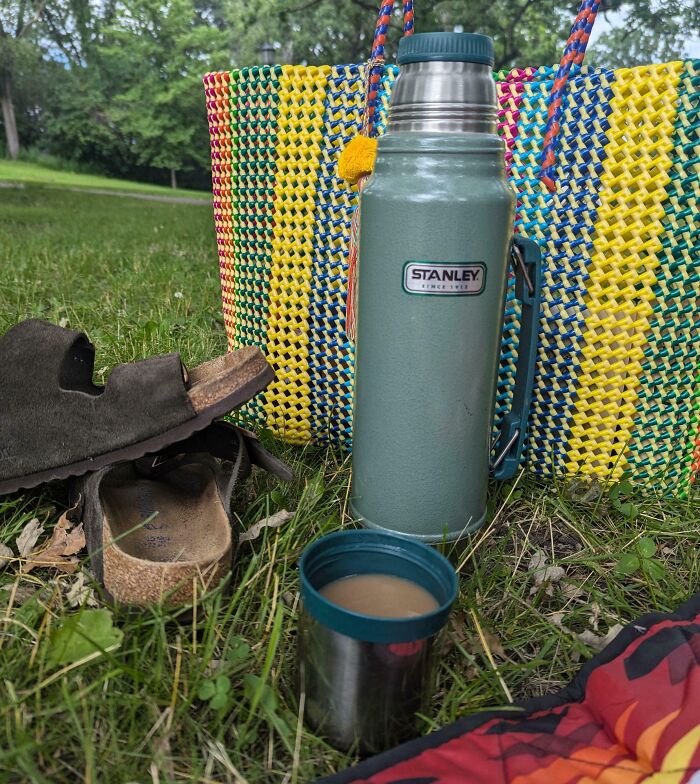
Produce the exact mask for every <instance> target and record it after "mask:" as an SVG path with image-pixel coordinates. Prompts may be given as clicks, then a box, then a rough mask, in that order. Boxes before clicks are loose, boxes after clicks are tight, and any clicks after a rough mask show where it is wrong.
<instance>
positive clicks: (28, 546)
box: [15, 517, 44, 556]
mask: <svg viewBox="0 0 700 784" xmlns="http://www.w3.org/2000/svg"><path fill="white" fill-rule="evenodd" d="M42 533H44V526H43V525H42V524H41V523H40V522H39V518H38V517H34V518H33V519H31V520H30V521H29V522H28V523H27V524H26V525H25V526H24V528H23V529H22V533H21V534H20V535H19V536H18V537H17V539H16V540H15V544H16V545H17V552H18V553H19V554H20V555H22V556H24V555H28V554H29V553H30V552H31V551H32V548H33V547H34V545H35V544H36V542H37V539H38V538H39V537H40V536H41V534H42Z"/></svg>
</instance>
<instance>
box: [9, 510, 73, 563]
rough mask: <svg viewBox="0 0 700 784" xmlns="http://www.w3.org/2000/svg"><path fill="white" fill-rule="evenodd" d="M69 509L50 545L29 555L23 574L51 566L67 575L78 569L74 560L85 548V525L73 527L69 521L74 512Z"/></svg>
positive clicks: (55, 527)
mask: <svg viewBox="0 0 700 784" xmlns="http://www.w3.org/2000/svg"><path fill="white" fill-rule="evenodd" d="M74 509H75V507H74V508H73V509H69V510H68V511H67V512H64V513H63V514H62V515H61V517H60V518H59V520H58V522H57V523H56V525H55V526H54V529H53V532H52V534H51V539H50V540H49V543H48V544H47V545H45V546H42V547H40V548H37V549H36V550H34V551H32V552H31V553H29V555H28V556H27V561H26V562H25V563H24V564H22V568H21V569H20V571H21V572H24V573H25V574H26V573H27V572H31V571H32V569H36V568H37V567H42V566H44V567H45V566H51V567H53V568H55V569H59V570H60V571H62V572H66V573H67V574H72V573H73V572H75V571H76V569H77V568H78V559H77V558H72V557H71V556H74V555H75V554H76V553H78V552H80V550H82V549H83V547H85V532H84V531H83V524H82V523H78V524H77V525H75V526H74V525H73V523H72V522H71V521H70V520H69V516H70V514H71V513H72V512H73V511H74Z"/></svg>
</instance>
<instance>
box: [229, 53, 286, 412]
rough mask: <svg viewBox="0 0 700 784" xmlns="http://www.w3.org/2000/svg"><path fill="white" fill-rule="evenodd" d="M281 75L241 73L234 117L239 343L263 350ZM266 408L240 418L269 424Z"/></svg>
mask: <svg viewBox="0 0 700 784" xmlns="http://www.w3.org/2000/svg"><path fill="white" fill-rule="evenodd" d="M281 72H282V68H281V66H273V67H269V66H254V67H252V68H243V69H241V70H240V71H239V76H238V79H237V81H236V87H235V97H234V100H235V106H236V112H235V119H234V118H233V115H232V131H233V133H234V136H235V144H236V151H237V154H236V170H235V185H234V195H233V223H234V227H235V228H234V259H235V267H234V268H235V292H236V295H235V296H236V341H237V344H238V345H241V346H259V347H260V348H261V349H263V351H264V350H265V333H266V319H267V306H268V287H269V275H270V257H271V253H272V246H271V239H272V231H273V226H272V213H273V195H274V185H275V163H274V161H275V147H276V144H277V130H278V125H279V123H278V120H279V113H280V107H279V76H280V74H281ZM263 404H264V397H263V395H258V396H257V397H256V398H255V399H254V400H251V401H250V402H249V403H247V404H246V406H245V407H244V408H243V409H242V411H241V413H242V415H243V416H244V418H245V419H247V420H248V421H251V422H253V423H256V424H264V422H265V414H264V411H263Z"/></svg>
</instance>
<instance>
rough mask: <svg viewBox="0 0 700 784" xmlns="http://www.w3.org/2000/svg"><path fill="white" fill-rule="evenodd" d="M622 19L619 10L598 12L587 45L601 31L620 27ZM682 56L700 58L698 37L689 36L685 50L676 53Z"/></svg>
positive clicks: (589, 45) (591, 42) (679, 57)
mask: <svg viewBox="0 0 700 784" xmlns="http://www.w3.org/2000/svg"><path fill="white" fill-rule="evenodd" d="M606 17H607V18H606ZM623 20H624V14H622V13H620V12H619V11H611V12H609V13H607V14H598V17H597V18H596V20H595V24H594V25H593V32H592V33H591V37H590V39H589V42H588V47H589V48H590V47H591V45H592V44H595V41H596V39H597V38H598V37H599V36H601V35H602V34H603V33H605V32H607V31H608V30H611V29H612V28H613V27H620V26H621V25H622V23H623ZM684 57H690V58H696V57H697V58H700V38H689V39H688V40H687V41H686V45H685V51H684V52H679V54H678V59H681V58H684Z"/></svg>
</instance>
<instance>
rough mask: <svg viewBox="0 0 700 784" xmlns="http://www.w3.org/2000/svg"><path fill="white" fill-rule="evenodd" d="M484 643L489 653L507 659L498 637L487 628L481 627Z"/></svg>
mask: <svg viewBox="0 0 700 784" xmlns="http://www.w3.org/2000/svg"><path fill="white" fill-rule="evenodd" d="M482 631H483V633H484V638H485V640H486V644H487V645H488V647H489V649H490V650H491V653H492V654H493V655H494V656H498V658H499V659H507V658H508V657H507V656H506V652H505V651H504V650H503V645H502V643H501V640H500V638H499V637H498V636H497V635H495V634H494V633H493V632H490V631H489V630H488V629H482Z"/></svg>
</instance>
